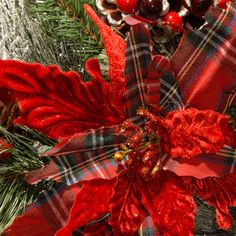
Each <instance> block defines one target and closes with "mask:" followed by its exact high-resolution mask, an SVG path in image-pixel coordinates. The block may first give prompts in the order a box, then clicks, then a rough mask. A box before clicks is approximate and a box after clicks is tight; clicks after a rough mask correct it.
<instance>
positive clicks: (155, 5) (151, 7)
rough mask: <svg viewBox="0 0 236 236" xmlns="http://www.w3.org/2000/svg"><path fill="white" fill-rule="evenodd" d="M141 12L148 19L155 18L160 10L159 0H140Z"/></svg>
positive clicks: (160, 2) (160, 3)
mask: <svg viewBox="0 0 236 236" xmlns="http://www.w3.org/2000/svg"><path fill="white" fill-rule="evenodd" d="M140 7H141V12H142V13H143V14H144V15H145V16H146V17H147V18H149V19H156V18H158V17H159V16H160V14H161V12H162V1H161V0H142V2H141V6H140Z"/></svg>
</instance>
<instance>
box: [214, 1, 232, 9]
mask: <svg viewBox="0 0 236 236" xmlns="http://www.w3.org/2000/svg"><path fill="white" fill-rule="evenodd" d="M228 2H231V1H230V0H219V1H218V2H217V3H216V5H217V7H219V8H221V9H226V8H227V3H228Z"/></svg>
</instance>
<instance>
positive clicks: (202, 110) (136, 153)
mask: <svg viewBox="0 0 236 236" xmlns="http://www.w3.org/2000/svg"><path fill="white" fill-rule="evenodd" d="M233 7H234V5H229V8H228V12H222V11H220V10H219V9H212V10H211V12H209V15H208V18H207V20H208V25H206V26H205V28H202V29H201V30H198V31H190V32H188V33H187V34H186V35H185V37H184V39H183V40H182V42H181V45H180V46H179V48H178V50H177V52H176V53H175V54H174V56H173V57H172V58H171V60H170V61H168V60H167V59H166V58H164V57H162V56H160V55H158V56H154V57H152V56H151V45H150V44H151V41H150V35H149V32H148V31H147V29H146V28H145V27H144V26H143V25H142V24H137V25H135V26H134V27H133V28H132V29H131V32H130V34H129V37H128V38H127V45H125V43H124V41H123V40H122V39H121V38H120V37H119V36H118V35H116V34H115V33H114V32H112V30H111V29H110V28H109V27H108V26H106V25H104V23H102V21H101V20H100V19H99V18H98V17H97V16H96V14H95V13H94V12H93V11H92V9H91V8H89V7H88V6H85V9H86V10H87V12H88V14H89V15H90V17H91V18H92V19H93V20H94V21H95V22H96V23H97V25H98V28H99V30H100V32H101V35H102V37H103V39H104V44H105V47H106V50H107V54H108V58H109V78H110V82H106V81H103V80H102V76H101V72H100V69H99V64H98V61H97V60H96V59H90V60H89V61H88V62H87V63H86V67H85V68H86V70H87V72H88V73H89V74H90V76H91V77H92V78H93V79H92V80H91V81H89V82H87V83H84V82H82V81H81V77H79V76H78V75H77V74H76V73H74V72H62V71H60V70H59V69H58V67H56V66H48V67H43V66H41V65H39V64H27V63H23V62H17V61H13V60H8V61H4V60H1V61H0V64H1V69H0V76H1V81H0V83H1V88H2V89H4V90H6V89H7V91H9V93H10V95H11V96H10V99H13V100H17V101H18V104H19V108H20V110H21V117H20V118H18V119H17V122H19V123H23V124H25V125H28V126H31V127H33V128H35V129H37V130H39V131H42V132H44V133H46V134H47V135H49V136H50V137H53V138H60V139H61V138H62V139H61V140H60V141H59V144H57V145H56V146H55V147H54V148H52V149H51V150H49V151H47V152H46V153H43V155H44V156H52V158H53V160H52V161H51V162H50V163H49V165H46V166H45V167H44V168H43V171H42V170H41V169H40V170H33V172H31V173H28V174H27V175H25V180H26V181H27V182H29V183H35V182H38V181H40V180H42V179H44V178H49V179H53V180H56V181H59V180H60V181H62V182H63V181H64V182H65V184H66V185H69V186H66V185H63V184H59V185H58V187H57V188H54V189H52V190H51V191H48V192H45V193H44V197H43V198H42V199H41V200H40V199H39V200H38V202H39V205H37V203H35V204H33V205H31V206H30V208H29V209H28V210H27V211H26V212H25V214H24V215H23V216H21V217H18V218H16V220H15V221H14V223H13V224H12V226H10V227H9V228H8V229H6V231H5V232H4V234H5V235H16V234H18V235H24V234H27V233H28V232H31V234H32V232H35V234H38V233H39V234H44V235H47V234H48V235H51V234H55V233H56V235H72V234H74V233H75V232H78V233H79V234H82V235H94V234H95V235H96V233H103V234H107V235H109V234H111V233H112V232H113V234H115V235H125V234H127V235H135V234H137V232H138V231H139V230H140V229H141V228H142V225H143V224H145V223H144V222H145V220H147V216H148V215H149V217H151V218H152V221H151V222H152V223H151V225H153V226H151V227H153V231H154V232H155V231H156V232H159V233H160V234H164V235H165V234H166V235H193V233H194V227H195V226H194V219H195V217H196V209H197V208H196V203H195V200H194V194H196V196H197V197H198V198H201V199H202V200H205V201H206V202H207V203H208V204H209V205H211V206H213V207H215V209H216V219H217V223H218V226H219V227H220V228H222V229H224V230H228V229H230V228H231V227H232V217H231V215H230V214H229V212H228V207H235V204H236V202H235V193H236V189H235V184H234V183H235V169H234V166H233V165H231V166H230V168H229V169H227V168H226V169H225V171H224V172H222V171H221V172H220V171H219V170H218V169H217V168H215V166H214V165H212V161H213V160H214V158H216V159H217V160H218V161H219V162H220V161H221V163H222V164H221V165H222V166H223V167H224V164H223V163H224V157H223V156H222V154H223V153H224V152H226V151H225V150H229V149H230V150H231V151H230V152H232V156H234V155H235V151H234V150H235V147H236V145H235V140H236V138H235V132H234V131H233V129H232V127H231V126H230V123H231V119H232V118H230V117H229V116H227V115H226V114H221V113H224V112H223V111H224V110H228V108H229V107H230V106H231V105H232V104H234V97H232V96H234V94H235V93H230V92H229V91H234V88H235V79H234V76H233V73H228V71H227V70H226V69H225V63H226V65H227V66H228V67H227V68H228V70H229V71H231V70H234V69H233V68H234V67H233V66H230V65H231V63H234V61H233V60H230V59H229V57H224V58H222V57H221V59H220V60H221V62H224V63H222V64H220V65H219V64H217V71H218V74H215V72H213V74H214V76H213V74H212V73H208V74H207V72H206V71H208V69H209V67H211V68H213V67H214V68H215V66H216V65H215V61H214V60H210V59H208V61H207V62H206V61H204V60H205V58H206V57H205V55H204V54H201V52H202V50H196V48H194V47H193V46H192V45H191V44H190V42H191V39H192V38H193V37H196V36H197V35H201V33H203V32H205V30H206V29H212V22H213V21H212V19H214V17H217V19H220V18H221V17H223V18H224V17H226V16H228V18H227V22H225V21H223V22H222V23H221V25H220V26H219V27H220V29H215V31H214V34H212V35H211V36H209V37H208V38H207V39H205V37H203V38H199V42H198V45H201V44H203V43H205V44H206V45H205V46H204V47H203V48H202V49H203V53H210V54H209V55H211V53H215V51H214V50H215V47H213V46H212V45H211V42H213V37H215V35H218V36H219V35H221V37H224V39H225V40H226V41H227V42H232V41H231V40H232V38H233V37H234V35H233V34H231V33H230V35H229V33H228V34H224V33H226V32H225V31H224V27H225V25H224V24H227V26H228V25H229V24H231V23H230V22H231V21H230V20H229V18H230V19H231V20H232V19H233V14H232V15H230V14H231V13H232V12H233V11H234V8H233ZM227 26H226V27H227ZM212 30H213V29H212ZM227 32H228V31H227ZM191 37H192V38H191ZM189 40H190V41H189ZM186 45H189V46H188V47H186ZM190 46H191V47H190ZM114 48H115V50H114ZM206 48H207V51H206ZM219 48H220V50H219V51H217V53H220V52H222V50H225V49H226V48H225V44H223V45H219ZM227 49H228V47H227ZM125 50H126V55H125V54H124V51H125ZM186 50H187V51H186ZM191 50H194V54H196V56H195V58H190V59H191V62H189V63H188V62H187V63H186V61H188V60H183V58H184V57H187V58H189V55H194V54H192V53H190V52H191ZM204 50H205V51H204ZM215 56H218V54H215ZM210 58H211V57H210ZM180 59H181V60H180ZM203 62H204V63H203ZM181 63H186V64H184V65H182V64H181ZM201 63H203V67H202V70H201V71H200V72H198V76H197V78H196V79H195V81H194V83H191V84H190V78H192V76H190V75H191V74H193V73H195V72H196V64H197V65H200V64H201ZM185 67H187V68H185ZM181 70H182V71H183V70H184V73H182V72H181ZM222 73H224V75H225V76H226V75H227V80H225V79H224V80H223V79H222V78H223V77H222ZM174 76H176V77H174ZM49 78H50V79H49ZM175 78H176V80H175ZM216 78H217V81H218V83H215V79H216ZM224 78H225V77H224ZM176 81H177V82H178V84H177V82H176ZM153 84H154V85H155V86H153ZM210 85H211V86H212V88H211V90H209V86H210ZM186 86H188V89H187V88H186ZM206 91H208V93H206ZM225 92H226V93H225ZM61 94H63V96H61ZM180 94H181V95H180ZM222 94H227V96H226V97H224V99H221V100H220V101H219V98H222V96H221V95H222ZM72 98H73V99H72ZM75 98H76V99H75ZM88 99H89V103H87V102H86V101H87V100H88ZM102 114H104V117H102ZM221 153H222V154H221ZM54 157H56V158H54ZM228 157H230V156H227V158H228ZM113 158H114V159H115V160H116V161H118V162H119V163H116V162H114V161H113ZM72 160H73V161H72ZM64 161H65V164H63V162H64ZM71 161H72V162H71ZM196 161H200V163H204V164H205V165H206V166H205V169H204V171H202V170H203V169H202V166H201V165H195V163H196ZM171 163H172V164H173V163H174V165H172V164H171ZM177 163H178V164H177ZM181 166H184V169H182V170H181ZM186 166H188V168H187V169H186ZM173 167H175V169H174V168H173ZM86 168H88V170H89V171H90V172H87V174H86ZM214 168H215V170H214V171H213V169H214ZM188 169H190V172H188ZM58 170H61V172H60V173H57V171H58ZM180 170H181V171H180ZM97 173H99V174H97ZM189 173H191V174H189ZM226 175H227V176H226ZM99 177H102V179H101V178H99ZM219 177H222V178H219ZM71 184H72V185H71ZM216 192H217V193H219V194H216ZM69 196H70V197H69ZM40 201H42V202H40ZM58 203H59V204H58ZM52 206H53V207H52ZM46 212H47V216H48V217H47V219H46V218H44V217H43V215H44V214H45V213H46ZM69 212H70V213H69ZM55 214H56V215H57V217H56V218H55V217H54V216H55ZM65 222H66V223H65ZM42 225H43V226H44V227H42ZM33 229H34V230H36V231H33Z"/></svg>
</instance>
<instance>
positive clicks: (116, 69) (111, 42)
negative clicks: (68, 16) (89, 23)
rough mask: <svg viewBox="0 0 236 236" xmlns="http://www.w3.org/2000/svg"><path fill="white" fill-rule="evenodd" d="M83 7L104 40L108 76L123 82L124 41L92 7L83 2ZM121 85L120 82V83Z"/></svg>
mask: <svg viewBox="0 0 236 236" xmlns="http://www.w3.org/2000/svg"><path fill="white" fill-rule="evenodd" d="M84 9H85V10H86V12H87V13H88V15H89V17H90V18H91V19H92V20H93V21H94V22H95V23H96V25H97V26H98V29H99V31H100V33H101V36H102V38H103V41H104V45H105V49H106V53H107V56H108V60H109V77H110V79H111V80H115V79H117V78H119V80H120V81H119V84H120V83H121V82H122V80H121V78H123V83H124V77H123V73H124V68H125V49H126V44H125V41H124V40H123V39H122V38H121V37H120V36H119V35H118V34H116V33H115V32H114V31H113V30H112V29H111V28H110V27H109V26H108V25H106V24H105V23H104V22H103V21H102V20H101V19H100V18H99V17H98V16H97V15H96V13H95V12H94V11H93V9H92V8H91V7H90V6H89V5H87V4H84ZM111 82H115V81H111ZM120 86H121V84H120Z"/></svg>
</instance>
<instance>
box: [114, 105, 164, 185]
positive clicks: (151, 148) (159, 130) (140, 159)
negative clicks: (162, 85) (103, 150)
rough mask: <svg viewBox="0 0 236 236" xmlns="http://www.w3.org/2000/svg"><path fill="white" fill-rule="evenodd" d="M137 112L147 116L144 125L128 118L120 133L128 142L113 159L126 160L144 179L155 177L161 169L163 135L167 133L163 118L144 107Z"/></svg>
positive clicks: (126, 163) (127, 164) (128, 166)
mask: <svg viewBox="0 0 236 236" xmlns="http://www.w3.org/2000/svg"><path fill="white" fill-rule="evenodd" d="M137 114H138V115H140V116H142V117H143V118H145V120H146V122H145V124H144V126H143V127H139V126H137V125H135V124H134V123H132V122H131V121H130V120H126V121H125V122H124V123H123V124H122V125H121V128H120V134H121V135H123V136H124V137H126V138H127V140H128V141H127V143H126V144H121V145H120V150H119V151H118V152H116V153H115V155H114V157H113V159H114V160H115V161H117V162H120V161H122V160H124V161H125V165H126V166H127V168H132V169H133V170H134V171H137V172H138V173H139V174H140V175H141V177H143V179H144V180H149V179H150V178H154V177H155V175H156V174H157V173H158V172H159V171H160V170H161V167H162V162H161V156H162V155H161V154H162V150H161V145H160V142H161V136H162V135H163V133H165V128H164V126H163V124H162V120H161V119H160V118H159V117H157V116H155V115H153V114H151V113H150V112H149V111H147V110H146V109H144V108H139V109H138V111H137Z"/></svg>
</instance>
